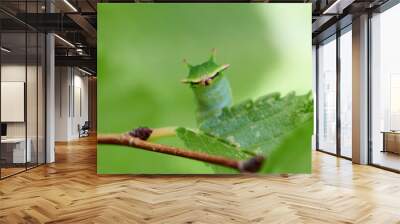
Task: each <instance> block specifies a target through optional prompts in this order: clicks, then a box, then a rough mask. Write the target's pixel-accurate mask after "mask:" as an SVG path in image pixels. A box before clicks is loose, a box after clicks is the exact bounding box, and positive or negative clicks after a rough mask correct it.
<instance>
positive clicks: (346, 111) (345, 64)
mask: <svg viewBox="0 0 400 224" xmlns="http://www.w3.org/2000/svg"><path fill="white" fill-rule="evenodd" d="M351 48H352V34H351V30H350V31H348V32H347V33H344V34H343V35H341V36H340V123H341V124H340V128H341V129H340V135H341V136H340V144H341V145H340V153H341V155H342V156H346V157H349V158H351V156H352V148H351V141H352V137H351V136H352V125H351V124H352V110H351V108H352V104H351V103H352V100H351V98H352V86H351V85H352V66H351V65H352V49H351Z"/></svg>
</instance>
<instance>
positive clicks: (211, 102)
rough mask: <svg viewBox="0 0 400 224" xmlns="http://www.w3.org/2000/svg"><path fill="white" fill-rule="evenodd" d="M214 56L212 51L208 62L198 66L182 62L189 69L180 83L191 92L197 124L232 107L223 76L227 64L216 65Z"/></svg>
mask: <svg viewBox="0 0 400 224" xmlns="http://www.w3.org/2000/svg"><path fill="white" fill-rule="evenodd" d="M215 55H216V50H215V49H213V50H212V53H211V57H210V58H209V60H207V61H206V62H204V63H202V64H198V65H191V64H189V63H188V62H187V61H186V60H184V63H185V64H186V65H187V66H188V68H189V74H188V76H187V78H186V79H183V80H182V82H183V83H187V84H189V85H190V88H191V89H192V90H193V93H194V96H195V99H196V104H197V111H196V120H197V123H198V124H200V123H201V122H202V121H203V120H205V119H207V118H208V117H210V116H216V115H219V114H220V113H221V109H222V108H224V107H228V106H231V105H232V92H231V87H230V83H229V81H228V79H227V78H226V77H225V75H224V74H223V71H224V70H226V69H227V68H228V67H229V64H223V65H218V64H217V63H216V61H215Z"/></svg>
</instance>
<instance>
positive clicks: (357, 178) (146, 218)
mask: <svg viewBox="0 0 400 224" xmlns="http://www.w3.org/2000/svg"><path fill="white" fill-rule="evenodd" d="M95 143H96V142H95V139H94V138H86V139H85V140H82V141H78V142H72V143H70V144H58V145H57V154H56V156H57V162H56V163H55V164H51V165H46V166H42V167H39V168H36V169H33V170H30V171H28V172H26V173H22V174H19V175H17V176H14V177H11V178H8V179H5V180H2V181H0V223H44V222H47V223H374V224H375V223H400V175H398V174H395V173H390V172H387V171H384V170H380V169H377V168H373V167H368V166H359V165H352V164H351V163H350V162H349V161H347V160H343V159H337V158H335V157H333V156H330V155H326V154H322V153H319V152H315V153H314V155H313V158H314V159H313V167H314V168H313V170H314V172H313V174H312V175H292V176H289V177H288V178H285V177H280V176H262V177H261V176H249V175H244V176H240V177H239V176H228V177H226V176H225V177H224V176H222V177H221V176H219V177H213V176H127V175H125V176H98V175H96V149H95Z"/></svg>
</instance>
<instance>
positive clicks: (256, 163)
mask: <svg viewBox="0 0 400 224" xmlns="http://www.w3.org/2000/svg"><path fill="white" fill-rule="evenodd" d="M97 142H98V143H99V144H110V145H123V146H130V147H135V148H141V149H144V150H147V151H152V152H158V153H164V154H169V155H174V156H180V157H185V158H190V159H194V160H198V161H203V162H208V163H212V164H216V165H220V166H225V167H230V168H233V169H236V170H238V171H240V172H257V171H258V170H259V169H260V168H261V165H262V163H263V161H264V157H263V156H255V157H253V158H251V159H249V160H245V161H237V160H233V159H229V158H225V157H221V156H213V155H209V154H207V153H202V152H196V151H189V150H185V149H181V148H177V147H173V146H168V145H162V144H157V143H152V142H148V141H145V140H142V139H140V138H138V137H133V136H131V135H130V134H108V135H98V136H97Z"/></svg>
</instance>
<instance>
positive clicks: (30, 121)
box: [26, 32, 38, 168]
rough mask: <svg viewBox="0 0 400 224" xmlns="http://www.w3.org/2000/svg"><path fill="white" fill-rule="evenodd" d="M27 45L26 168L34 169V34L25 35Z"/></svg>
mask: <svg viewBox="0 0 400 224" xmlns="http://www.w3.org/2000/svg"><path fill="white" fill-rule="evenodd" d="M27 38H28V40H27V44H28V51H27V53H28V55H27V59H28V62H27V80H26V89H27V95H26V96H27V98H26V105H27V107H26V113H27V123H26V124H27V142H28V149H29V148H30V151H31V153H30V154H29V155H30V159H29V160H28V164H27V166H28V168H30V167H34V166H36V165H37V160H38V153H37V150H38V147H37V146H38V141H37V132H38V123H37V122H38V119H37V114H38V113H37V112H38V111H37V110H38V107H37V103H38V100H37V98H38V88H37V79H38V77H37V76H38V68H37V63H38V56H37V54H38V49H37V45H38V43H37V42H38V37H37V33H36V32H28V33H27Z"/></svg>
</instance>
